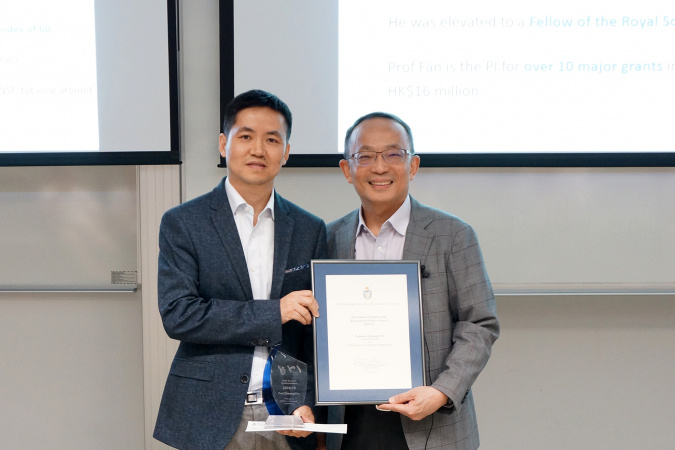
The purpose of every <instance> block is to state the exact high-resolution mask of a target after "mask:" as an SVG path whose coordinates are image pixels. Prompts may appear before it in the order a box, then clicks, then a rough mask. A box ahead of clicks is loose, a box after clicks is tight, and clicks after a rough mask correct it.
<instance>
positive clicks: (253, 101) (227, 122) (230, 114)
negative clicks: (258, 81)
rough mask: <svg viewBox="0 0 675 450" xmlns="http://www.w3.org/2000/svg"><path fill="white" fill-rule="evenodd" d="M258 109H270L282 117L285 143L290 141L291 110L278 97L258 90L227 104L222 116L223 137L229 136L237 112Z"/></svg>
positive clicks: (239, 96)
mask: <svg viewBox="0 0 675 450" xmlns="http://www.w3.org/2000/svg"><path fill="white" fill-rule="evenodd" d="M258 107H265V108H270V109H272V110H274V111H276V112H278V113H279V114H281V115H282V116H284V120H285V121H286V141H289V140H290V139H291V126H292V125H293V116H292V115H291V110H290V109H288V105H286V103H284V102H283V101H282V100H281V99H280V98H279V97H277V96H276V95H274V94H270V93H269V92H267V91H263V90H260V89H253V90H250V91H246V92H243V93H241V94H239V95H237V96H236V97H234V98H233V99H232V100H231V101H230V103H228V104H227V106H226V107H225V113H224V115H223V116H224V117H223V133H224V134H225V135H227V134H229V132H230V130H231V129H232V126H233V125H234V122H236V120H237V114H239V111H242V110H244V109H247V108H258Z"/></svg>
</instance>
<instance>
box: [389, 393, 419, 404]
mask: <svg viewBox="0 0 675 450" xmlns="http://www.w3.org/2000/svg"><path fill="white" fill-rule="evenodd" d="M414 398H415V393H414V392H413V391H412V390H410V391H407V392H403V393H401V394H397V395H394V396H393V397H391V398H390V399H389V403H407V402H409V401H410V400H412V399H414Z"/></svg>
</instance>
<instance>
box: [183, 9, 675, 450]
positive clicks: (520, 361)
mask: <svg viewBox="0 0 675 450" xmlns="http://www.w3.org/2000/svg"><path fill="white" fill-rule="evenodd" d="M217 3H218V2H217V1H215V0H209V1H199V2H186V3H184V4H183V37H184V41H183V51H184V55H183V58H184V62H185V68H184V73H183V75H184V78H183V82H184V95H185V101H184V105H185V110H184V115H185V116H184V118H185V119H186V120H187V122H186V129H185V130H184V136H185V150H186V155H185V161H186V164H185V167H184V175H185V186H186V190H185V193H186V195H185V197H186V198H188V199H189V198H193V197H195V196H197V195H199V194H202V193H204V192H207V191H209V190H211V189H212V188H213V187H214V186H215V185H216V184H217V183H218V181H219V180H220V178H221V177H222V176H224V175H225V170H224V169H218V168H217V167H216V164H217V162H218V150H217V134H218V130H219V127H218V121H219V119H217V117H218V116H219V106H218V97H217V93H218V81H217V78H218V70H219V69H218V58H217V44H216V42H217V32H218V28H217V18H216V15H217V14H216V13H217ZM293 138H294V139H301V136H298V135H294V136H293ZM652 174H653V176H654V177H664V179H665V181H663V183H665V185H667V186H670V185H671V183H673V176H674V174H675V172H674V171H673V170H672V169H661V170H656V171H649V170H595V171H594V170H585V169H578V170H576V169H568V170H556V169H547V170H526V169H522V170H509V169H501V170H490V169H484V170H477V169H422V170H421V171H420V173H419V174H418V176H417V178H416V179H415V181H414V182H413V187H412V193H413V195H415V196H416V197H417V198H418V199H420V200H421V201H423V202H426V203H428V204H431V205H432V206H435V207H439V208H442V209H446V210H448V211H450V212H452V213H455V214H458V215H460V216H462V217H463V218H465V219H466V220H467V221H469V222H470V223H472V224H476V223H481V224H485V225H481V226H480V227H477V229H478V234H479V238H480V239H481V241H482V242H483V246H484V247H486V248H487V247H491V248H492V247H494V248H495V250H490V251H489V252H487V251H486V255H485V257H486V261H487V265H488V270H490V271H491V272H493V271H492V270H491V269H490V267H491V266H494V267H498V268H499V270H497V272H500V271H501V272H502V273H503V275H499V277H501V278H502V279H504V280H508V279H509V277H510V276H511V274H510V273H506V272H504V270H505V269H508V266H514V267H518V266H522V265H524V264H528V265H529V266H530V267H531V268H536V265H538V264H546V263H547V261H546V260H545V259H544V260H541V261H536V262H534V263H533V262H531V261H528V251H527V250H528V249H520V250H518V246H517V245H516V243H513V242H504V243H503V245H500V239H502V240H503V236H502V237H501V238H500V235H499V229H500V226H502V224H507V225H508V226H511V227H515V226H517V225H518V222H517V221H518V220H524V219H523V217H525V218H526V216H527V215H525V216H522V215H521V216H519V214H518V212H519V211H521V210H527V208H528V205H527V200H528V198H527V197H525V198H524V199H521V200H522V203H520V200H518V198H517V196H516V198H515V200H514V201H515V202H516V203H515V206H516V210H515V211H514V212H513V214H510V215H509V216H508V217H504V216H503V215H502V214H494V211H491V210H490V208H489V207H486V206H485V205H486V204H487V203H488V202H486V200H488V199H486V196H490V199H489V200H490V201H491V202H492V204H493V205H494V204H498V201H496V200H494V199H499V198H501V197H503V196H505V195H507V196H510V197H511V198H513V197H514V196H515V195H516V194H517V192H518V191H517V190H516V191H514V193H509V192H503V191H500V189H502V188H500V187H499V186H507V187H508V186H518V185H522V184H525V185H526V188H523V189H538V188H545V187H546V186H549V187H550V185H546V184H544V185H539V184H538V182H540V181H541V180H542V179H544V178H547V176H550V179H551V180H554V181H555V184H557V185H559V186H560V187H559V188H555V189H554V191H553V192H554V194H557V195H559V196H560V195H563V194H564V193H565V190H566V189H569V188H570V187H574V189H575V190H576V192H578V193H580V194H581V195H582V196H583V194H584V191H583V185H584V184H586V185H588V186H590V190H589V194H591V195H592V194H593V192H594V191H593V189H594V186H596V185H595V183H597V182H598V180H599V179H602V178H605V179H609V180H610V181H609V182H610V183H614V182H615V181H613V179H616V178H618V179H619V185H622V186H624V187H625V186H627V185H628V186H631V187H632V186H636V187H639V185H640V183H641V181H645V180H646V181H647V182H648V183H649V182H652V183H654V181H650V180H652ZM458 178H460V179H461V181H462V186H464V188H461V189H459V192H458V188H457V187H456V185H455V184H454V183H455V181H456V180H457V179H458ZM498 179H499V180H500V182H499V183H497V181H496V180H498ZM486 183H487V184H486ZM502 183H505V184H502ZM565 183H567V184H565ZM572 183H576V184H575V185H574V186H573V184H572ZM276 187H277V189H278V191H279V192H280V193H281V194H282V195H284V196H286V197H287V198H289V199H290V200H292V201H294V202H296V203H298V204H299V205H301V206H303V207H305V208H307V209H309V210H310V211H312V212H314V213H316V214H317V215H319V216H320V217H322V218H324V219H325V220H326V221H330V220H333V219H336V218H338V217H340V216H341V215H342V214H344V213H346V212H347V211H349V210H352V209H354V208H356V207H357V205H358V197H356V195H355V194H354V192H353V189H351V187H350V186H349V185H347V184H346V183H345V182H344V179H343V178H342V175H341V174H340V173H339V171H338V169H337V168H336V169H330V168H320V169H317V168H314V169H304V168H284V169H283V170H282V174H281V175H280V177H279V178H278V179H277V183H276ZM513 189H516V188H513ZM664 194H665V195H670V193H668V192H666V193H664ZM604 195H605V194H602V195H600V196H599V198H596V199H595V200H596V201H597V202H599V203H594V202H590V203H589V204H588V205H583V208H591V209H592V211H594V213H596V214H602V213H603V205H602V201H605V200H607V199H606V198H604V197H603V196H604ZM621 198H622V197H621V195H618V194H617V195H616V196H612V198H611V200H612V201H613V202H615V203H618V204H619V205H621ZM636 201H638V202H639V199H633V198H630V199H629V201H628V202H626V203H625V205H626V213H629V212H630V210H631V208H636V207H637V208H639V206H640V205H639V204H635V202H636ZM575 202H577V203H575ZM565 204H566V205H567V206H568V207H569V208H577V207H579V203H578V196H573V197H572V198H570V199H569V201H565ZM583 208H582V210H583ZM651 214H652V215H650V216H648V217H640V218H638V221H639V220H645V221H647V222H649V223H652V222H653V221H657V223H659V224H660V228H659V230H661V231H659V232H663V233H672V230H673V216H672V210H670V209H664V211H662V213H657V214H656V215H654V213H653V212H652V213H651ZM558 218H559V217H558ZM556 219H557V217H555V216H552V217H550V218H549V219H548V222H547V223H549V224H551V225H555V224H556ZM571 225H572V226H584V223H583V222H580V223H572V224H571ZM617 226H625V224H624V225H621V223H618V225H617ZM638 228H639V227H638ZM560 231H561V230H560V229H551V230H550V234H551V238H554V239H562V238H560V237H558V236H557V235H556V233H558V234H559V233H560ZM543 232H545V230H543ZM608 232H611V230H609V231H608ZM669 236H670V235H669ZM487 244H489V245H487ZM619 244H620V245H619V248H617V250H616V253H615V254H612V255H609V256H610V257H611V258H612V259H616V258H617V257H626V255H628V256H629V255H630V252H625V248H624V252H622V251H621V248H620V247H621V246H624V247H625V245H629V246H630V245H632V244H630V243H619ZM516 251H518V252H517V253H514V252H516ZM657 251H658V250H657ZM559 257H560V255H555V254H552V255H550V258H559ZM579 257H583V255H580V256H579ZM600 269H601V270H605V269H604V268H602V267H601V268H600ZM666 270H667V268H666ZM495 275H497V274H495ZM493 278H494V275H493ZM666 281H670V282H675V277H673V279H671V280H666ZM497 303H498V313H499V316H500V319H501V322H502V327H503V328H502V337H501V338H500V339H499V340H498V341H497V344H496V345H495V348H494V353H493V357H492V359H491V361H490V362H489V363H488V366H487V368H486V370H485V371H484V372H483V374H481V376H480V377H479V379H478V382H477V384H476V386H475V392H474V395H475V398H476V402H477V408H478V421H479V424H480V432H481V437H482V442H483V446H482V448H486V449H497V450H503V449H544V448H545V449H550V450H557V449H560V450H568V449H570V448H580V449H581V448H583V449H612V450H614V449H635V448H668V447H671V446H672V443H673V442H675V429H674V428H673V427H672V426H671V425H670V422H671V421H672V417H675V407H674V406H673V405H675V384H673V383H672V373H673V372H674V369H675V359H673V358H672V351H673V348H675V296H673V295H667V296H644V295H643V296H640V295H633V296H623V295H605V296H588V295H586V296H583V295H582V296H545V295H538V296H537V295H534V296H498V299H497Z"/></svg>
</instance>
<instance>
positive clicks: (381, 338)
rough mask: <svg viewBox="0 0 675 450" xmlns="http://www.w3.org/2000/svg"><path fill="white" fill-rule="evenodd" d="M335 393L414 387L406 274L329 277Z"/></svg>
mask: <svg viewBox="0 0 675 450" xmlns="http://www.w3.org/2000/svg"><path fill="white" fill-rule="evenodd" d="M326 319H327V321H328V352H329V353H330V355H331V365H330V389H332V390H334V389H378V388H380V389H405V390H407V389H410V388H411V387H412V380H411V377H410V337H409V335H408V333H407V332H406V331H407V330H408V321H409V319H408V286H407V277H406V275H405V274H394V275H328V276H326Z"/></svg>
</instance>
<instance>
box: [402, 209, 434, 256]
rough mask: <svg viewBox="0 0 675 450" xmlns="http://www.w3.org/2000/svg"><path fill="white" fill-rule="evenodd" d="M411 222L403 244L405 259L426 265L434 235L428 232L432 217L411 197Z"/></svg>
mask: <svg viewBox="0 0 675 450" xmlns="http://www.w3.org/2000/svg"><path fill="white" fill-rule="evenodd" d="M410 204H411V209H410V222H409V223H408V229H407V230H406V233H405V243H404V244H403V259H405V260H419V261H420V264H421V265H425V264H426V260H427V256H428V255H429V249H430V248H431V242H432V241H433V239H434V237H433V235H432V234H431V233H430V232H428V231H427V230H426V228H427V226H429V224H430V223H431V217H429V215H428V214H427V213H426V211H425V208H424V206H422V205H421V204H420V203H419V202H418V201H417V200H415V199H414V198H412V197H410Z"/></svg>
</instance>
